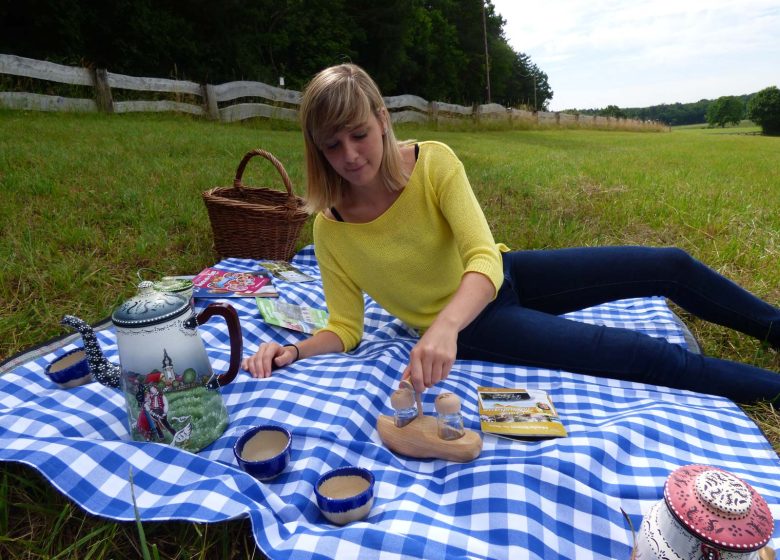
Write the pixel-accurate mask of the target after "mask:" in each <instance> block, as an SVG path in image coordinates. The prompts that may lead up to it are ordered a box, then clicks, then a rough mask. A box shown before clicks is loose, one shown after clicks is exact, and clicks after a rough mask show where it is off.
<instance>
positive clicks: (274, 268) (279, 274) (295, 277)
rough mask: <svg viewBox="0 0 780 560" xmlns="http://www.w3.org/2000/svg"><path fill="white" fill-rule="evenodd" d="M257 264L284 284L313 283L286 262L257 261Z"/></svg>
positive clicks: (310, 277)
mask: <svg viewBox="0 0 780 560" xmlns="http://www.w3.org/2000/svg"><path fill="white" fill-rule="evenodd" d="M259 264H260V266H262V267H263V268H265V269H266V270H268V272H270V273H271V275H273V277H274V278H278V279H279V280H283V281H285V282H314V280H315V279H314V278H313V277H312V276H309V275H308V274H305V273H303V272H301V271H300V270H298V269H297V268H296V267H295V266H293V265H292V264H290V263H288V262H287V261H259Z"/></svg>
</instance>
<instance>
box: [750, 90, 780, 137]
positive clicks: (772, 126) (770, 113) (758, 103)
mask: <svg viewBox="0 0 780 560" xmlns="http://www.w3.org/2000/svg"><path fill="white" fill-rule="evenodd" d="M748 118H749V119H750V120H751V121H753V122H754V123H756V124H757V125H759V126H761V130H762V131H763V133H764V134H767V135H771V136H780V89H777V86H770V87H768V88H764V89H762V90H761V91H759V92H758V93H757V94H756V95H755V96H754V97H753V98H752V99H751V100H750V101H749V102H748Z"/></svg>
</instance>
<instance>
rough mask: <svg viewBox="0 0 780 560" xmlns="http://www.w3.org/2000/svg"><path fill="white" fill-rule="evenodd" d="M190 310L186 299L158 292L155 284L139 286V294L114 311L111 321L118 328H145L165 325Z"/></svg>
mask: <svg viewBox="0 0 780 560" xmlns="http://www.w3.org/2000/svg"><path fill="white" fill-rule="evenodd" d="M189 309H190V303H189V301H188V300H187V298H186V297H184V296H180V295H177V294H172V293H169V292H158V291H157V290H155V289H154V286H153V283H152V282H149V281H148V280H145V281H143V282H141V283H140V284H138V293H137V294H136V295H135V296H133V297H131V298H130V299H128V300H127V301H126V302H124V303H123V304H122V305H120V306H119V307H117V308H116V309H115V310H114V313H113V314H112V315H111V320H112V321H113V323H114V325H116V326H118V327H130V328H132V327H144V326H148V325H156V324H159V323H164V322H166V321H169V320H171V319H174V318H176V317H178V316H179V315H182V314H183V313H185V312H186V311H187V310H189Z"/></svg>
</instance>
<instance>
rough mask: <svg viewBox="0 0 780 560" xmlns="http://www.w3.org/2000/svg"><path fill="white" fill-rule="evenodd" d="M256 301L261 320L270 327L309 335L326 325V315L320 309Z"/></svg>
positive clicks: (274, 301)
mask: <svg viewBox="0 0 780 560" xmlns="http://www.w3.org/2000/svg"><path fill="white" fill-rule="evenodd" d="M256 301H257V308H258V309H259V310H260V315H262V317H263V320H264V321H265V322H266V323H269V324H271V325H277V326H279V327H284V328H285V329H290V330H293V331H299V332H302V333H306V334H311V333H313V332H314V331H316V330H318V329H321V328H322V327H324V326H325V325H327V324H328V313H327V312H326V311H323V310H322V309H316V308H314V307H307V306H305V305H296V304H294V303H287V302H285V301H280V300H266V299H263V298H257V300H256Z"/></svg>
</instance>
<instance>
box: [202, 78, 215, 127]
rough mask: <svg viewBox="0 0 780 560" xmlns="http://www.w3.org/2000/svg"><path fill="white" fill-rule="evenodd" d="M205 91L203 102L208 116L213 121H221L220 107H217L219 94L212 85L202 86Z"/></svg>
mask: <svg viewBox="0 0 780 560" xmlns="http://www.w3.org/2000/svg"><path fill="white" fill-rule="evenodd" d="M200 87H201V89H202V90H203V101H204V105H205V106H206V114H207V115H208V116H209V118H210V119H211V120H214V121H218V120H219V105H217V92H216V91H214V86H212V85H211V84H203V85H201V86H200Z"/></svg>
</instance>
